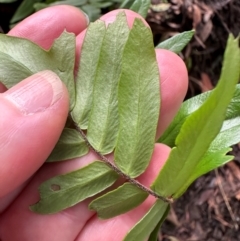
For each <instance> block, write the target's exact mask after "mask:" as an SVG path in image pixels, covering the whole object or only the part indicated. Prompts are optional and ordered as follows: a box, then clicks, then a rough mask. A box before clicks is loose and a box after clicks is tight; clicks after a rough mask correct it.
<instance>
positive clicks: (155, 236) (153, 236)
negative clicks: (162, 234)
mask: <svg viewBox="0 0 240 241" xmlns="http://www.w3.org/2000/svg"><path fill="white" fill-rule="evenodd" d="M169 210H170V206H169V205H168V207H167V209H166V211H165V213H164V215H163V216H162V218H161V219H160V221H159V222H158V224H157V226H156V227H155V229H154V230H153V231H152V233H151V234H150V236H149V238H148V241H158V234H159V231H160V227H161V226H162V224H163V222H164V220H165V219H166V217H167V215H168V212H169Z"/></svg>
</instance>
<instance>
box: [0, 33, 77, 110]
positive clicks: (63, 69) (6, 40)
mask: <svg viewBox="0 0 240 241" xmlns="http://www.w3.org/2000/svg"><path fill="white" fill-rule="evenodd" d="M0 43H1V44H0V55H3V57H0V59H3V58H4V61H6V59H7V58H8V60H7V61H8V63H11V62H12V63H13V62H15V63H16V66H15V67H13V66H12V65H9V64H8V65H5V64H4V68H2V69H1V71H0V73H1V78H2V77H3V76H6V75H8V78H7V79H6V80H5V79H1V82H2V83H3V84H4V85H6V86H9V87H11V85H10V83H11V84H12V85H14V84H17V83H18V82H19V80H22V79H19V78H20V77H18V74H19V76H26V74H27V73H28V70H30V72H29V74H30V75H31V74H32V73H37V72H39V71H42V70H52V71H53V72H55V73H56V74H57V75H58V76H59V77H60V79H61V80H62V81H63V82H64V83H65V85H66V86H67V88H68V91H69V96H70V100H71V108H72V107H73V105H74V102H75V86H74V76H73V70H74V62H75V36H74V34H70V33H67V32H63V33H62V34H61V36H60V37H59V38H58V39H56V40H55V41H54V44H53V46H52V47H51V49H50V50H44V49H42V48H41V47H39V46H38V45H37V44H35V43H33V42H31V41H29V40H27V39H22V38H17V37H12V36H8V35H4V34H0ZM7 56H8V57H7ZM39 60H41V61H39ZM4 63H5V62H4ZM20 65H23V66H25V67H24V68H22V71H21V70H20V69H19V68H20ZM14 68H15V69H16V70H20V71H19V72H17V73H14V71H13V69H14ZM14 77H15V78H14ZM9 79H11V82H8V80H9Z"/></svg>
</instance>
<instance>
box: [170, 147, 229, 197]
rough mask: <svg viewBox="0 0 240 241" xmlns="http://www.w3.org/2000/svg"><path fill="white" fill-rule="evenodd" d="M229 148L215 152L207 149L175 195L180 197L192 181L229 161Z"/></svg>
mask: <svg viewBox="0 0 240 241" xmlns="http://www.w3.org/2000/svg"><path fill="white" fill-rule="evenodd" d="M230 150H231V148H224V149H222V150H218V151H215V152H211V151H208V152H207V153H205V155H204V156H203V157H202V158H201V160H200V161H199V163H198V164H197V166H196V167H195V168H194V169H193V170H192V172H191V173H190V176H189V178H188V179H187V180H186V182H185V183H184V184H183V185H182V186H181V187H180V189H179V190H178V191H177V192H176V194H175V197H176V198H178V197H180V196H181V195H182V194H183V193H184V192H185V191H186V190H187V188H188V187H189V186H190V185H191V184H192V182H193V181H195V180H196V179H197V178H198V177H200V176H202V175H204V174H206V173H207V172H210V171H212V170H214V169H216V168H218V167H220V166H222V165H224V164H226V163H227V162H229V161H231V160H232V159H233V156H228V155H226V153H227V152H229V151H230Z"/></svg>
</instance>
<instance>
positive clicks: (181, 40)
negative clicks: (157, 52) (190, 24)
mask: <svg viewBox="0 0 240 241" xmlns="http://www.w3.org/2000/svg"><path fill="white" fill-rule="evenodd" d="M194 33H195V31H194V30H191V31H185V32H182V33H179V34H176V35H175V36H173V37H171V38H169V39H167V40H165V41H163V42H161V43H160V44H158V45H157V46H156V48H158V49H167V50H170V51H172V52H174V53H176V54H178V53H180V52H181V51H182V50H183V49H184V48H185V46H186V45H187V44H188V43H189V42H190V40H191V39H192V37H193V35H194Z"/></svg>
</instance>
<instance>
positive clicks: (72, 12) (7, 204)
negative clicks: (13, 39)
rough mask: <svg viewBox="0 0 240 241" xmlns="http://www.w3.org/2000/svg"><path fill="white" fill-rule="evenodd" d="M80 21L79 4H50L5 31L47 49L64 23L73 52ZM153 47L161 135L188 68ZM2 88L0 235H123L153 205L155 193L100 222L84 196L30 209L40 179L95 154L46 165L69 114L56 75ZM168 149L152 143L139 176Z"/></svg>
mask: <svg viewBox="0 0 240 241" xmlns="http://www.w3.org/2000/svg"><path fill="white" fill-rule="evenodd" d="M118 12H119V10H117V11H113V12H110V13H108V14H106V15H104V16H103V17H102V20H104V21H105V22H106V23H109V22H112V21H114V19H115V16H116V15H117V13H118ZM126 14H127V19H128V23H129V25H130V26H131V25H132V23H133V20H134V18H135V17H140V16H139V15H137V14H136V13H133V12H131V11H126ZM143 21H144V20H143ZM86 27H87V22H86V19H85V17H84V15H83V14H82V13H81V12H80V11H79V10H78V9H76V8H73V7H70V6H56V7H52V8H47V9H44V10H42V11H40V12H38V13H36V14H34V15H32V16H30V17H29V18H27V19H25V20H24V21H23V22H21V23H20V24H19V25H17V26H16V27H15V28H14V29H12V30H11V31H10V33H9V34H10V35H14V36H18V37H25V38H28V39H30V40H32V41H34V42H36V43H37V44H39V45H40V46H42V47H44V48H49V47H50V46H51V44H52V43H53V40H54V39H55V38H57V37H58V36H59V35H60V34H61V32H62V31H63V30H64V29H66V30H67V31H68V32H73V33H74V34H76V36H77V39H76V41H77V53H76V54H77V55H79V51H80V49H81V44H82V42H83V39H84V29H85V28H86ZM156 54H157V60H158V64H159V68H160V78H161V98H162V102H161V114H160V119H159V125H158V131H157V137H159V136H160V134H161V133H162V132H163V131H164V129H165V128H166V127H167V125H168V124H169V123H170V121H171V120H172V118H173V117H174V115H175V114H176V112H177V110H178V108H179V106H180V104H181V102H182V100H183V98H184V96H185V92H186V89H187V71H186V68H185V66H184V64H183V62H182V61H181V59H180V58H179V57H178V56H177V55H175V54H173V53H171V52H169V51H166V50H156ZM0 92H2V93H1V94H0V113H1V118H0V150H1V151H0V153H1V154H0V240H1V241H15V240H17V241H19V240H21V241H22V240H23V241H28V240H31V241H32V240H37V241H38V240H39V241H45V240H46V241H50V240H51V241H53V240H58V241H61V240H63V241H71V240H78V241H85V240H86V241H87V240H90V241H94V240H98V241H99V240H104V241H114V240H115V241H120V240H122V239H123V237H124V236H125V235H126V233H127V232H128V231H129V230H130V229H131V228H132V227H133V226H134V225H135V223H136V222H137V221H138V220H139V219H141V217H142V216H143V215H144V214H145V213H146V212H147V211H148V209H149V208H150V207H151V206H152V204H153V202H154V198H153V197H148V198H147V199H146V201H145V202H144V203H142V204H141V205H140V206H139V207H137V208H135V209H134V210H132V211H130V212H128V213H126V214H123V215H121V216H118V217H115V218H112V219H109V220H104V221H103V220H99V219H98V218H97V216H96V214H95V213H94V212H92V211H89V210H88V203H89V200H85V201H83V202H81V203H79V204H77V205H75V206H74V207H71V208H68V209H66V210H64V211H62V212H59V213H56V214H52V215H39V214H36V213H33V212H31V211H30V210H29V205H31V204H34V203H36V202H37V201H38V200H39V194H38V190H37V188H38V186H39V185H40V183H42V182H43V181H44V180H46V179H49V178H51V177H53V176H56V175H59V174H62V173H66V172H69V171H72V170H75V169H78V168H80V167H82V166H84V165H86V164H88V163H90V162H91V161H93V160H95V159H96V158H95V156H94V154H93V153H91V152H90V153H89V154H88V155H87V156H84V157H81V158H76V159H74V160H70V161H67V162H61V163H47V164H44V162H45V160H46V158H47V157H48V155H49V154H50V153H51V150H52V149H53V147H54V146H55V144H56V142H57V140H58V138H59V136H60V134H61V131H62V129H63V127H64V124H65V121H66V118H67V115H68V101H69V100H68V94H67V90H66V88H65V86H64V85H63V84H62V82H61V81H60V80H59V79H58V77H57V76H56V75H55V74H53V73H52V72H49V71H44V72H40V73H38V74H35V75H33V76H31V77H29V78H27V79H26V80H23V81H22V82H21V83H19V84H17V85H16V86H14V87H13V88H11V89H10V90H8V91H5V88H4V87H3V86H0ZM53 95H54V97H53ZM169 152H170V148H169V147H167V146H165V145H162V144H155V149H154V153H153V156H152V160H151V162H150V165H149V167H148V168H147V170H146V172H145V173H144V174H142V175H141V176H140V177H139V178H138V180H139V181H140V182H141V183H143V184H144V185H145V186H149V185H150V183H151V182H152V181H153V180H154V178H155V177H156V175H157V174H158V172H159V170H160V169H161V167H162V166H163V164H164V162H165V161H166V159H167V157H168V155H169ZM59 201H60V200H59Z"/></svg>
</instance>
